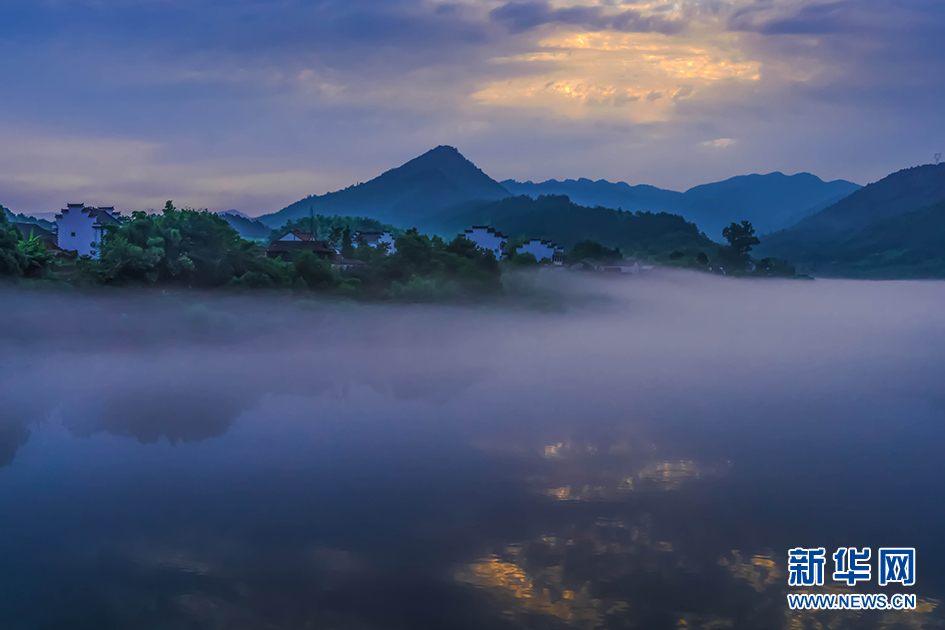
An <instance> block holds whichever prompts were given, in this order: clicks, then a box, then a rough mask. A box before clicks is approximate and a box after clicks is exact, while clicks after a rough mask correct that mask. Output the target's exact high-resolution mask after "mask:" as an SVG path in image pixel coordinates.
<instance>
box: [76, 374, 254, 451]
mask: <svg viewBox="0 0 945 630" xmlns="http://www.w3.org/2000/svg"><path fill="white" fill-rule="evenodd" d="M253 402H254V397H253V396H251V395H247V394H246V393H245V392H240V391H230V390H224V389H219V388H217V389H214V388H207V387H199V388H198V387H196V386H187V385H185V386H182V387H173V388H166V389H142V388H140V387H139V388H131V389H129V390H125V389H117V390H112V391H108V392H103V395H102V396H101V397H100V398H98V399H97V400H95V401H87V402H86V404H84V405H80V406H78V408H76V409H73V410H70V411H68V412H64V415H65V419H64V422H65V424H66V426H67V427H68V428H69V430H70V431H72V432H73V433H74V434H76V435H79V436H83V437H85V436H88V435H91V434H92V433H95V432H98V431H105V432H107V433H111V434H112V435H117V436H122V437H134V438H136V439H137V440H138V441H139V442H141V443H143V444H151V443H154V442H157V441H158V440H159V439H160V438H162V437H164V438H167V440H168V441H169V442H170V443H171V444H177V443H180V442H196V441H199V440H205V439H208V438H214V437H220V436H222V435H223V434H225V433H226V432H227V430H229V428H230V426H231V425H232V424H233V422H235V421H236V419H237V418H238V417H239V415H240V414H241V413H242V412H243V411H244V410H245V409H247V408H248V407H250V406H251V405H252V404H253Z"/></svg>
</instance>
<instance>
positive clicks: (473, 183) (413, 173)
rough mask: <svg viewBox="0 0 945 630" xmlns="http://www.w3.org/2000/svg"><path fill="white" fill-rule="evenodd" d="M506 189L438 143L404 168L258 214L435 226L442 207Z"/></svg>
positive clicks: (272, 218)
mask: <svg viewBox="0 0 945 630" xmlns="http://www.w3.org/2000/svg"><path fill="white" fill-rule="evenodd" d="M508 196H509V191H507V190H506V189H505V188H503V187H502V185H501V184H499V183H498V182H497V181H495V180H494V179H492V178H491V177H489V176H488V175H486V174H485V173H483V172H482V171H481V170H479V168H477V167H476V165H475V164H473V163H472V162H470V161H469V160H467V159H466V158H465V157H463V156H462V155H461V154H460V152H459V151H457V150H456V149H454V148H453V147H448V146H439V147H437V148H435V149H432V150H430V151H427V152H426V153H424V154H423V155H421V156H420V157H417V158H414V159H413V160H410V161H409V162H407V163H406V164H404V165H403V166H400V167H398V168H395V169H392V170H389V171H387V172H386V173H384V174H382V175H380V176H378V177H375V178H374V179H372V180H370V181H368V182H364V183H363V184H358V185H356V186H350V187H348V188H345V189H344V190H339V191H337V192H332V193H327V194H324V195H313V196H310V197H306V198H305V199H302V200H300V201H297V202H295V203H293V204H291V205H289V206H287V207H285V208H283V209H282V210H280V211H279V212H276V213H273V214H269V215H264V216H261V217H259V220H260V221H262V222H263V223H265V224H266V225H268V226H270V227H281V226H282V225H284V224H285V222H286V221H288V220H296V219H299V218H302V217H306V216H309V214H310V213H314V214H323V215H329V214H339V215H349V216H355V215H356V216H367V217H371V218H374V219H377V220H379V221H384V222H387V223H393V224H395V225H406V226H416V227H419V228H428V227H430V226H435V225H436V224H437V223H438V221H439V219H440V214H441V213H442V211H443V210H444V209H446V208H450V207H453V206H456V205H459V204H463V203H468V202H471V201H477V200H481V201H491V200H496V199H502V198H503V197H508Z"/></svg>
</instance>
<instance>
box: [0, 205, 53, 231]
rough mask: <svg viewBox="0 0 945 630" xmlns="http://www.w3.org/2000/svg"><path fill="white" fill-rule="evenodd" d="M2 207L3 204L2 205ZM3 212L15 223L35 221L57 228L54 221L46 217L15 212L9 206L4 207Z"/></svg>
mask: <svg viewBox="0 0 945 630" xmlns="http://www.w3.org/2000/svg"><path fill="white" fill-rule="evenodd" d="M0 207H2V206H0ZM3 212H4V213H5V214H6V215H7V218H8V219H10V221H12V222H13V223H35V224H36V225H38V226H40V227H43V228H45V229H47V230H55V228H56V224H55V223H53V222H52V221H47V220H46V219H41V218H37V217H32V216H29V215H27V214H22V213H16V214H15V213H13V212H12V211H10V210H9V209H8V208H3Z"/></svg>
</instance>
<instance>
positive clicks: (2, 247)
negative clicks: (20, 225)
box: [0, 206, 29, 277]
mask: <svg viewBox="0 0 945 630" xmlns="http://www.w3.org/2000/svg"><path fill="white" fill-rule="evenodd" d="M19 242H20V231H19V230H17V229H16V226H14V225H13V224H12V223H11V222H10V220H9V219H8V218H7V209H6V208H4V207H3V206H0V276H13V277H19V276H22V275H23V273H24V271H25V269H26V267H27V266H28V265H29V262H28V260H27V259H26V256H25V254H24V253H23V251H21V249H20V247H19Z"/></svg>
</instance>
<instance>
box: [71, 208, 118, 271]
mask: <svg viewBox="0 0 945 630" xmlns="http://www.w3.org/2000/svg"><path fill="white" fill-rule="evenodd" d="M119 214H121V213H120V212H115V208H114V206H107V207H101V208H92V207H89V208H86V207H85V204H84V203H70V204H67V205H66V207H65V208H63V209H62V210H60V212H59V214H57V215H56V240H57V242H58V245H59V248H60V249H63V250H66V251H74V252H76V253H78V255H79V256H92V257H93V258H98V255H99V252H98V245H99V243H101V242H102V232H103V231H104V229H105V226H106V225H108V224H109V223H117V222H118V219H116V218H115V217H116V216H117V215H119Z"/></svg>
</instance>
